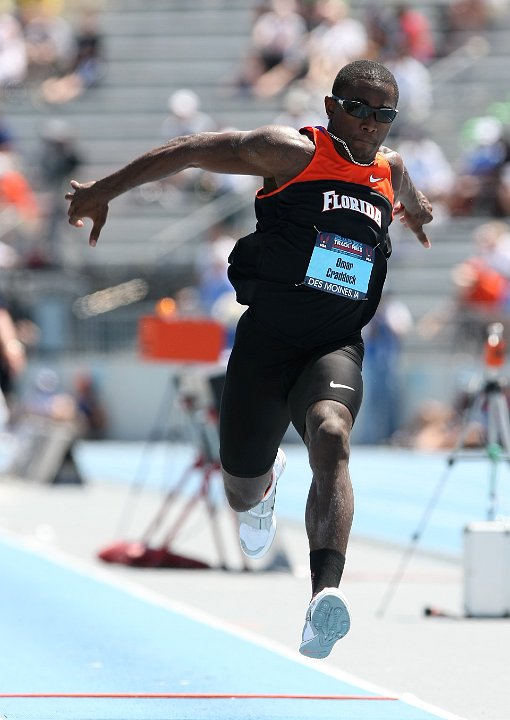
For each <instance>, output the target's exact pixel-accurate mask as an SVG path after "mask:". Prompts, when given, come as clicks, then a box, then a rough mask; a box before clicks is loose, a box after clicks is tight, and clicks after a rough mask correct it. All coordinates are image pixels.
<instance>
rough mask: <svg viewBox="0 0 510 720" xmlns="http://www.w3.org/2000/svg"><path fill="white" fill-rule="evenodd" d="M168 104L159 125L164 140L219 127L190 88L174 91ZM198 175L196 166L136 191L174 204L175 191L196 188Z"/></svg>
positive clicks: (143, 195)
mask: <svg viewBox="0 0 510 720" xmlns="http://www.w3.org/2000/svg"><path fill="white" fill-rule="evenodd" d="M167 104H168V115H167V117H166V118H165V119H164V120H163V122H162V124H161V128H160V135H161V138H162V140H163V142H168V141H169V140H171V139H172V138H174V137H181V136H182V135H192V134H194V133H199V132H210V131H215V130H218V125H217V123H216V122H215V120H214V119H213V118H212V117H211V116H210V115H208V114H207V113H205V112H203V111H202V110H201V109H200V98H199V96H198V95H197V94H196V92H194V91H193V90H190V89H188V88H181V89H179V90H176V91H175V92H173V93H172V94H171V95H170V97H169V98H168V103H167ZM201 174H202V171H201V170H198V169H197V168H188V170H183V171H182V172H180V173H178V174H177V175H172V176H170V177H167V178H164V179H163V180H160V181H159V182H157V183H150V186H149V187H145V188H143V187H142V188H141V189H140V191H139V192H140V194H141V196H142V197H143V198H144V199H146V200H153V199H157V200H160V201H161V203H162V204H163V205H164V204H165V202H172V203H173V202H174V201H175V197H174V195H175V193H179V192H187V191H194V190H195V187H196V184H197V182H198V178H199V177H200V176H201ZM172 191H173V193H172ZM164 194H165V195H166V196H165V195H164Z"/></svg>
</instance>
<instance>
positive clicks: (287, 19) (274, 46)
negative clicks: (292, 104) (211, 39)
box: [237, 0, 307, 97]
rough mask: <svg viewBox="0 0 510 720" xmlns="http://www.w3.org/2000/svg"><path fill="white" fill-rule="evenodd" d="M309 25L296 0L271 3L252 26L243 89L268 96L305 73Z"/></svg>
mask: <svg viewBox="0 0 510 720" xmlns="http://www.w3.org/2000/svg"><path fill="white" fill-rule="evenodd" d="M306 36H307V26H306V22H305V20H304V18H303V17H302V15H301V14H300V13H299V12H298V5H297V2H296V0H271V2H270V3H269V6H268V7H266V8H264V9H262V11H259V13H258V17H257V18H256V19H255V21H254V23H253V28H252V33H251V41H250V48H249V51H248V57H247V59H246V61H245V64H244V68H243V70H242V72H241V76H240V77H239V78H238V80H237V85H238V87H239V89H240V90H242V91H245V92H246V93H249V94H254V95H256V96H259V97H269V96H272V95H276V94H277V93H280V92H281V91H282V90H284V89H285V88H286V87H287V86H288V85H289V84H290V83H291V82H292V81H293V80H295V79H296V78H299V77H301V76H302V75H303V74H304V72H305V70H306V54H305V53H304V46H305V40H306Z"/></svg>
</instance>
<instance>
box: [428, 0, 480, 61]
mask: <svg viewBox="0 0 510 720" xmlns="http://www.w3.org/2000/svg"><path fill="white" fill-rule="evenodd" d="M439 11H440V12H442V17H440V19H439V22H438V26H439V27H440V28H441V30H442V33H443V39H442V43H441V45H440V53H439V54H440V55H443V56H445V55H449V54H450V53H452V52H454V51H455V50H457V49H458V48H459V47H461V46H462V45H464V44H465V43H467V42H468V41H469V40H471V39H472V38H473V37H480V36H481V35H483V33H484V32H485V31H486V30H487V29H488V28H489V27H490V23H491V17H492V12H491V3H490V2H487V0H451V2H448V3H444V4H440V6H439Z"/></svg>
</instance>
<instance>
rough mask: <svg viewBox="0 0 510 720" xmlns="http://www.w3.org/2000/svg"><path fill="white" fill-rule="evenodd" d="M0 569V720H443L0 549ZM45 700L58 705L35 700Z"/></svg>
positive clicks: (23, 551) (30, 553)
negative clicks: (147, 695)
mask: <svg viewBox="0 0 510 720" xmlns="http://www.w3.org/2000/svg"><path fill="white" fill-rule="evenodd" d="M0 567H1V592H0V638H1V649H2V652H1V653H0V718H5V719H6V720H55V719H56V718H61V719H62V720H64V719H65V720H173V719H175V720H202V719H204V720H205V719H206V718H207V720H216V719H218V720H220V719H221V720H228V719H230V718H231V719H232V720H248V719H250V720H251V719H255V718H256V719H257V720H263V719H264V718H267V719H268V720H269V719H271V720H273V719H274V720H284V719H285V720H291V719H292V720H300V719H301V718H302V719H303V720H305V719H306V720H309V718H318V719H320V720H329V718H331V720H333V718H334V719H335V720H340V719H341V720H433V718H437V717H444V718H446V717H450V718H451V717H452V716H451V715H447V714H446V713H444V714H442V713H440V714H436V712H437V713H439V711H436V710H434V709H430V708H426V707H420V706H418V705H413V704H408V703H407V702H404V701H402V700H400V699H396V698H391V697H388V696H387V695H386V694H385V693H384V691H382V692H378V691H377V690H373V689H370V688H368V687H366V686H363V683H362V682H361V681H360V683H359V685H357V684H356V682H355V681H353V680H352V679H351V678H349V679H343V678H342V676H341V674H340V673H333V672H332V671H331V669H321V668H320V665H319V664H317V663H316V662H314V661H308V660H306V659H301V656H299V655H298V654H297V653H296V655H295V656H294V655H293V654H291V653H289V652H286V651H281V650H278V649H277V648H273V647H270V646H269V645H264V644H262V643H260V642H259V641H257V640H255V639H252V638H250V637H249V636H246V635H244V634H239V633H237V632H236V631H234V630H233V629H230V628H228V627H224V626H221V625H219V624H217V623H214V622H208V621H207V620H204V619H203V618H201V617H199V616H198V615H193V614H190V613H189V612H188V611H186V610H184V609H182V608H178V607H177V606H174V605H172V604H170V603H168V602H167V601H164V600H161V599H160V598H158V597H156V596H155V595H154V596H152V595H149V594H145V593H144V592H143V591H141V590H140V589H135V588H133V587H130V586H128V585H127V584H126V585H124V584H123V583H122V581H116V580H113V579H111V577H112V576H110V575H108V574H107V573H106V572H104V571H98V570H96V569H93V568H92V567H91V568H84V569H77V567H76V566H71V565H70V564H67V562H64V561H62V560H60V559H59V558H55V557H49V556H46V555H41V554H40V553H39V552H38V551H35V550H33V549H31V548H30V547H29V546H24V545H23V546H22V545H18V544H16V543H15V542H13V541H12V540H10V539H8V538H0ZM48 693H49V694H54V695H60V697H37V694H48ZM116 694H117V695H118V696H117V697H115V695H116ZM137 694H142V695H143V694H153V695H154V697H145V698H144V697H137V696H136V695H137ZM210 694H216V695H218V694H219V695H222V694H225V695H226V696H227V697H224V698H221V697H206V696H207V695H210ZM14 695H18V696H14ZM79 695H82V696H81V697H80V696H79ZM93 695H96V697H92V696H93ZM264 695H266V696H269V697H262V696H264ZM22 696H23V697H22ZM165 696H166V697H165ZM243 696H244V697H243ZM253 696H255V697H253ZM289 696H291V697H289ZM305 696H312V697H311V698H307V697H305ZM324 696H333V697H334V698H335V699H319V698H321V697H324Z"/></svg>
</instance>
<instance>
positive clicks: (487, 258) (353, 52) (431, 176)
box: [0, 0, 510, 446]
mask: <svg viewBox="0 0 510 720" xmlns="http://www.w3.org/2000/svg"><path fill="white" fill-rule="evenodd" d="M508 1H509V0H445V1H444V2H442V3H421V4H420V3H417V2H413V3H406V2H398V1H396V0H395V1H392V2H388V3H385V2H378V1H377V0H373V1H372V2H370V1H369V0H364V1H363V3H359V4H356V3H355V2H351V3H348V2H345V1H344V0H263V1H257V0H253V3H252V4H253V22H252V27H251V35H250V37H249V38H248V42H247V45H246V47H245V48H244V51H243V53H241V55H240V57H239V58H238V63H237V64H236V65H235V67H234V68H233V69H232V72H231V74H230V76H229V77H223V78H221V77H219V78H218V86H217V87H216V88H214V92H216V98H217V100H218V101H219V102H221V100H222V99H223V98H225V99H227V98H228V99H229V100H231V99H235V100H236V101H239V103H242V102H243V101H246V102H248V103H253V101H258V100H260V104H261V105H264V103H266V105H267V107H275V108H278V109H277V111H275V114H274V117H273V118H272V122H274V123H278V124H285V125H291V126H293V127H296V128H301V127H303V126H305V125H318V124H324V123H325V115H324V112H323V98H324V96H325V95H327V94H329V93H330V92H331V81H332V78H333V77H334V76H335V74H336V73H337V71H338V70H339V68H341V67H342V66H343V65H345V64H346V63H348V62H350V61H352V60H355V59H358V58H372V59H376V60H380V61H382V62H384V63H385V64H386V65H387V66H388V67H389V68H390V69H391V70H392V71H393V73H394V75H395V77H396V79H397V81H398V84H399V87H400V101H399V111H400V112H399V115H398V119H397V120H396V121H395V123H394V126H393V127H392V130H391V135H390V138H389V144H390V145H391V147H394V148H395V149H396V150H398V151H399V152H400V153H401V155H402V156H403V158H404V161H405V163H406V166H407V167H408V169H409V172H410V174H411V176H412V177H413V179H414V181H415V183H416V185H417V186H418V187H419V188H420V189H422V190H423V191H424V192H425V193H426V194H427V195H428V197H429V198H430V199H431V200H432V202H433V204H434V207H435V218H436V222H440V221H441V219H442V218H452V217H453V218H456V217H459V218H461V217H472V218H474V219H477V220H478V223H477V227H476V230H475V234H474V237H470V238H466V240H467V242H471V244H472V245H473V247H474V248H475V250H474V253H473V256H472V257H467V258H466V259H465V261H464V262H462V263H461V264H459V265H458V266H456V267H454V268H453V269H452V273H451V286H452V288H453V293H452V295H453V300H449V301H448V303H447V304H442V305H441V306H439V307H431V309H430V312H429V313H428V314H427V315H426V316H425V317H423V318H421V319H420V320H419V322H418V323H416V322H414V323H413V319H412V317H411V314H410V312H409V310H408V309H407V308H406V307H405V304H404V303H403V302H402V301H401V299H399V298H397V297H394V296H393V295H392V293H388V294H387V295H386V296H385V298H384V300H383V302H382V304H381V308H380V310H379V312H378V314H377V316H376V317H375V318H374V321H373V322H372V323H371V324H370V326H369V327H367V329H366V332H365V342H366V350H367V352H366V363H367V365H372V366H373V367H375V368H379V369H380V368H381V367H382V366H383V365H384V368H385V372H384V377H385V382H384V383H381V382H378V379H379V377H380V376H381V375H380V373H379V374H377V373H375V372H374V373H373V374H372V377H373V378H374V380H375V382H373V383H370V380H368V381H367V388H366V394H367V398H366V405H367V407H369V408H370V410H369V411H370V413H372V416H373V417H378V422H377V423H371V424H370V428H369V429H367V430H366V432H365V438H364V439H365V441H366V442H374V443H377V442H388V441H389V440H390V439H391V438H392V437H395V434H396V433H397V432H398V428H399V427H400V426H401V415H400V407H401V404H402V403H401V388H400V382H401V380H402V373H401V372H400V369H399V359H400V356H401V353H402V346H403V342H404V339H405V337H406V335H407V334H409V333H410V332H411V330H413V329H414V330H415V331H416V332H418V333H420V334H421V335H422V337H424V338H432V337H434V335H437V334H438V333H440V332H441V331H442V329H443V328H444V327H446V326H447V325H448V323H450V322H451V321H452V319H453V320H454V322H455V328H456V333H457V335H456V342H458V346H459V347H466V348H469V349H470V350H471V351H473V350H474V349H476V350H478V349H479V347H480V343H481V342H482V341H483V338H484V333H485V327H486V324H487V321H488V319H494V317H497V318H500V317H505V318H507V317H508V316H509V315H510V225H509V224H508V219H510V94H509V95H508V98H507V100H503V101H501V102H498V103H497V104H494V105H493V106H491V107H480V114H479V116H478V117H475V118H465V117H464V116H463V115H462V113H459V118H458V127H459V138H460V139H461V145H460V146H461V151H460V153H459V154H458V157H456V158H452V153H451V148H449V149H448V150H449V152H446V150H447V149H446V148H444V147H442V146H441V140H440V138H437V137H432V136H431V134H430V131H429V126H430V123H429V120H430V118H431V114H432V113H433V112H434V91H435V86H434V66H435V65H436V64H437V65H440V64H441V63H442V62H444V60H445V59H446V58H448V57H451V56H452V55H453V56H455V54H457V53H461V52H463V49H465V48H467V47H469V46H470V44H473V43H475V44H476V43H481V42H482V43H483V41H484V38H485V37H486V34H488V33H489V32H490V31H491V30H495V29H497V27H498V18H499V17H500V16H501V13H502V12H503V11H506V10H507V5H508ZM148 2H150V0H148ZM100 7H101V3H100V2H91V3H88V4H87V2H86V1H85V0H83V2H82V1H81V0H80V2H76V3H75V2H73V1H72V0H68V1H67V2H65V0H18V1H15V0H0V221H1V222H0V273H1V272H2V270H5V271H6V272H7V273H8V272H9V271H10V270H11V269H14V268H24V269H30V270H37V269H44V268H46V269H48V268H49V269H53V268H59V267H61V266H62V265H63V264H65V263H63V259H62V258H63V253H62V248H63V246H64V245H65V239H64V238H63V229H64V228H65V227H66V209H67V208H66V203H65V202H64V200H63V195H64V192H65V190H66V188H67V186H68V183H69V180H70V178H71V177H73V176H79V173H80V170H81V169H82V168H83V167H84V166H85V165H86V163H87V157H86V154H85V153H84V152H83V150H82V149H81V148H80V142H79V141H80V138H79V134H78V132H77V130H76V127H75V126H74V125H73V114H72V113H66V112H65V111H64V112H62V111H63V110H64V106H69V105H70V104H72V103H73V102H76V101H79V99H80V98H82V97H84V96H85V95H86V94H87V93H93V91H94V88H96V87H98V86H100V84H101V82H102V80H103V79H104V78H105V76H106V72H107V60H106V56H107V53H106V48H105V44H106V43H107V39H106V40H105V38H104V37H103V34H102V31H101V11H100ZM169 85H171V86H172V87H173V88H175V86H176V78H175V77H172V78H171V79H170V78H169ZM167 92H169V91H167ZM509 92H510V91H509ZM17 98H19V99H20V100H21V101H24V102H26V101H27V99H28V100H29V102H30V103H31V106H32V107H33V111H34V115H36V116H37V120H38V123H37V126H38V128H39V132H38V143H37V147H35V146H34V147H32V146H31V149H30V152H31V156H30V163H29V165H30V171H27V169H26V164H25V160H26V150H25V149H24V148H22V147H20V143H19V140H18V138H17V132H16V115H15V114H14V113H12V114H11V113H9V108H10V107H11V108H12V106H13V103H15V102H16V100H17ZM165 103H166V107H165ZM162 108H163V109H162V112H161V117H160V118H159V119H158V121H157V122H156V124H155V126H154V138H153V142H152V143H150V142H149V143H148V145H150V144H152V145H156V144H158V142H161V143H163V142H165V141H167V140H170V139H171V138H173V137H176V136H180V135H185V134H190V133H195V132H201V131H219V130H222V129H226V128H225V125H224V124H223V123H221V122H219V121H218V120H217V119H216V118H215V117H214V113H213V112H212V111H211V112H209V111H207V110H206V109H204V100H203V98H201V97H200V95H199V94H198V93H197V91H196V88H193V87H186V86H183V87H180V88H179V89H177V90H175V89H174V90H173V91H172V92H171V93H169V95H168V97H167V96H166V95H164V96H163V97H162ZM158 123H159V126H158ZM128 159H129V158H126V160H128ZM257 187H258V181H257V179H254V178H250V177H245V176H242V177H240V176H228V175H224V176H223V175H218V174H212V173H207V172H203V171H200V170H197V169H190V170H188V171H186V172H183V173H180V174H179V175H177V176H174V177H171V178H167V179H165V180H164V181H161V182H159V183H152V184H150V185H148V186H144V187H142V188H140V190H139V191H138V193H139V194H138V198H140V199H141V200H142V201H143V202H144V203H147V204H150V203H152V202H158V203H160V204H161V205H164V206H167V207H169V208H171V207H173V206H175V205H179V204H180V203H181V201H182V202H184V201H185V199H186V197H187V196H190V195H193V197H194V198H198V199H199V200H203V201H209V200H215V199H218V198H221V197H222V196H225V195H229V194H232V193H238V194H240V193H244V194H247V193H248V194H249V193H252V192H253V191H255V190H256V188H257ZM235 221H236V217H235V211H234V212H233V214H232V215H231V216H228V217H227V218H226V219H225V221H224V222H218V224H216V225H214V226H213V227H211V228H210V229H209V230H206V231H205V232H203V239H202V242H201V244H200V248H199V252H198V253H197V261H196V267H195V276H194V280H195V285H194V286H193V287H184V288H182V290H181V291H180V293H179V295H178V296H177V297H176V301H177V302H178V306H179V311H180V312H181V313H182V314H184V315H186V314H188V315H189V314H196V313H206V314H208V315H210V316H212V317H214V318H216V319H218V320H220V321H222V322H224V323H225V325H226V326H227V327H228V329H229V330H232V329H233V328H234V326H235V323H236V321H237V318H238V315H239V312H240V311H242V308H241V306H239V305H237V304H236V302H235V296H234V294H233V291H232V288H231V286H230V284H229V282H228V278H227V273H226V270H227V265H228V255H229V252H230V249H231V247H232V246H233V244H234V242H235V238H236V231H237V229H236V222H235ZM445 294H446V293H445ZM2 314H3V315H4V316H5V313H4V312H3V308H2V303H1V298H0V372H1V363H2V343H3V346H4V348H5V352H4V357H3V361H4V369H5V368H7V370H8V371H7V370H5V372H4V375H5V378H6V379H5V383H6V384H5V388H4V390H5V392H6V394H7V396H8V395H9V393H10V388H11V387H12V385H13V383H14V382H15V379H16V376H17V375H18V374H19V373H20V372H21V370H22V369H23V367H24V358H23V357H21V352H20V345H17V344H16V343H15V342H11V341H12V337H10V336H9V333H8V332H7V334H6V337H5V338H4V339H2V332H1V328H2V323H1V319H2V318H1V316H2ZM14 319H15V320H16V321H17V325H16V327H17V332H18V335H17V338H16V339H18V338H20V337H21V338H22V341H23V344H24V345H26V346H27V347H30V345H31V343H32V342H34V340H33V338H32V339H31V335H30V326H29V325H26V324H25V326H23V325H22V324H21V323H20V318H19V316H17V317H16V315H15V318H14ZM23 327H24V331H23ZM32 330H33V328H32ZM23 332H24V333H25V334H24V335H23ZM230 339H231V336H230ZM35 342H36V341H35ZM9 348H10V350H9ZM21 349H22V346H21ZM8 350H9V352H10V355H9V352H8ZM370 376H371V373H370V372H368V373H367V377H368V378H370ZM39 380H40V378H39ZM46 380H47V378H46ZM36 384H37V383H36ZM78 385H79V386H80V387H79V388H78ZM44 389H45V388H43V390H44ZM92 389H93V387H92V384H91V381H90V378H89V379H87V378H83V379H82V380H77V387H76V388H75V391H73V397H74V402H75V404H76V403H77V404H80V403H81V406H82V409H81V411H82V413H85V414H87V413H88V415H89V416H90V424H91V426H90V428H89V431H88V432H90V433H91V434H92V433H97V435H100V434H101V433H102V432H103V431H104V425H105V420H104V417H103V416H102V414H101V412H99V411H98V412H97V413H96V412H95V411H94V412H92V411H91V410H90V407H92V406H93V405H94V403H95V401H94V402H93V401H92V400H91V399H90V398H91V396H92V394H93V393H92ZM38 390H41V388H40V387H39V388H38ZM53 390H55V388H53ZM35 394H36V393H35V392H34V397H35ZM77 398H78V399H77ZM0 400H1V396H0ZM73 407H74V406H73ZM87 408H89V410H87ZM73 412H74V410H73ZM1 415H2V408H1V403H0V426H1ZM93 417H94V418H95V419H92V418H93ZM98 418H99V419H98ZM94 423H95V428H92V424H94ZM420 423H421V425H420V428H421V429H420V433H421V430H422V429H423V432H422V434H421V435H420V437H421V438H422V440H420V442H423V446H425V445H426V444H427V443H428V446H432V445H433V444H434V442H435V441H434V440H433V439H432V438H433V436H434V433H435V432H436V430H437V428H438V427H439V425H441V423H447V424H448V423H451V418H446V419H445V417H444V416H443V415H441V412H440V411H439V409H438V408H434V407H432V406H431V407H428V408H425V409H424V415H423V417H422V418H421V419H420V421H419V423H418V424H420ZM431 427H432V428H433V430H430V428H431ZM376 429H377V435H373V433H374V432H375V430H376ZM370 433H372V435H370ZM410 434H411V435H412V436H413V437H418V430H417V429H416V428H414V429H411V430H410ZM437 436H438V437H440V438H441V442H446V441H445V440H444V438H445V437H446V436H447V434H446V433H445V432H444V428H443V429H442V430H441V432H439V433H437ZM405 442H408V441H407V440H406V441H405ZM417 442H418V441H417ZM437 442H439V441H437Z"/></svg>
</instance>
